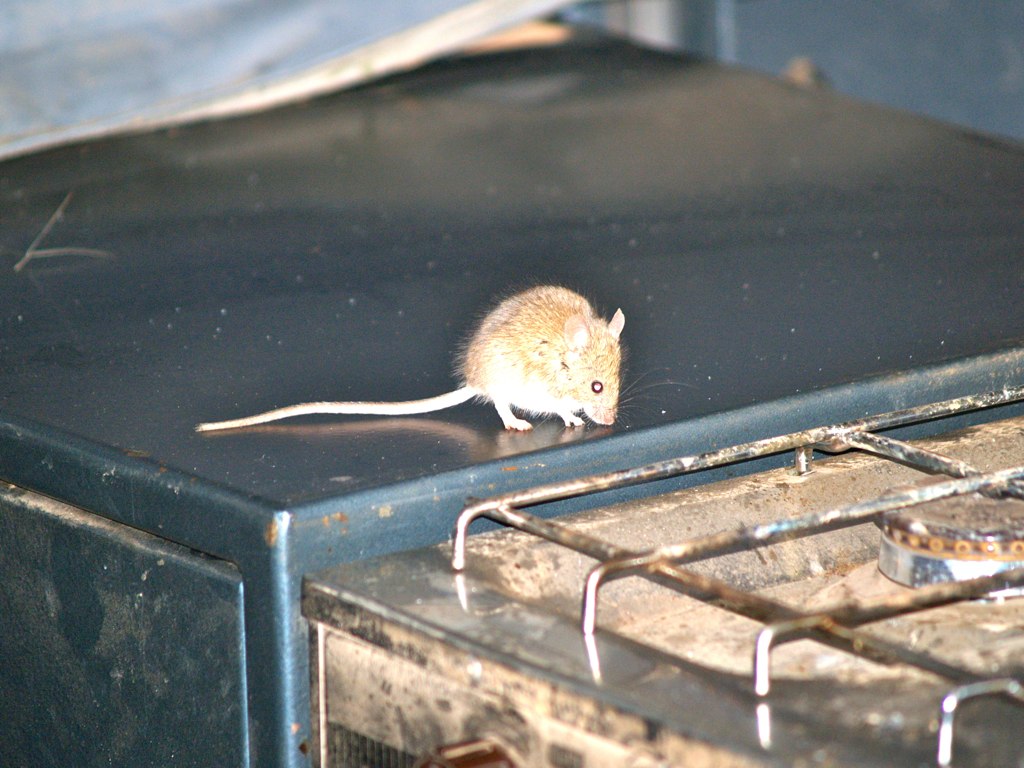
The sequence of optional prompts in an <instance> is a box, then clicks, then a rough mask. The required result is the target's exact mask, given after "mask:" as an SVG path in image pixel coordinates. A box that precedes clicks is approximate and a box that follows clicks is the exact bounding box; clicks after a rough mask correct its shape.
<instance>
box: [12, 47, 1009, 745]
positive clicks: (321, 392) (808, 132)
mask: <svg viewBox="0 0 1024 768" xmlns="http://www.w3.org/2000/svg"><path fill="white" fill-rule="evenodd" d="M1022 190H1024V151H1022V150H1021V148H1020V147H1019V146H1016V145H1010V144H1002V143H996V142H988V141H984V140H981V139H979V138H978V137H976V136H973V135H968V134H964V133H961V132H958V131H956V130H954V129H951V128H949V127H946V126H943V125H941V124H937V123H934V122H930V121H924V120H919V119H915V118H911V117H909V116H906V115H902V114H898V113H894V112H890V111H886V110H883V109H879V108H875V107H871V106H866V105H863V104H859V103H856V102H852V101H850V100H848V99H844V98H842V97H840V96H837V95H833V94H830V93H809V92H805V91H801V90H796V89H793V88H791V87H787V86H785V85H783V84H781V83H778V82H774V81H771V80H767V79H764V78H762V77H758V76H754V75H751V74H747V73H743V72H738V71H732V70H728V69H723V68H720V67H716V66H712V65H707V64H695V63H690V62H686V61H682V60H679V59H676V58H672V57H667V56H662V55H658V54H653V53H644V52H641V51H638V50H636V49H632V48H627V47H623V46H616V45H600V46H590V45H571V46H567V47H565V48H559V49H552V50H546V51H527V52H520V53H515V54H506V55H496V56H491V57H487V58H479V59H468V60H460V61H454V62H449V63H445V64H440V65H436V66H433V67H430V68H427V69H425V70H423V71H421V72H418V73H414V74H411V75H408V76H405V77H400V78H395V79H392V80H389V81H387V82H384V83H381V84H379V85H374V86H369V87H366V88H363V89H360V90H358V91H354V92H351V93H348V94H343V95H340V96H337V97H333V98H330V99H325V100H321V101H317V102H314V103H311V104H307V105H302V106H299V107H295V108H290V109H287V110H282V111H279V112H275V113H272V114H268V115H263V116H259V117H253V118H247V119H244V120H236V121H231V122H226V123H220V124H212V125H205V126H198V127H195V128H189V129H182V130H176V131H173V132H171V133H161V134H155V135H147V136H138V137H133V138H127V139H123V140H118V141H106V142H102V143H97V144H94V145H88V146H83V147H73V148H67V149H62V150H57V151H53V152H48V153H45V154H41V155H37V156H32V157H26V158H22V159H19V160H15V161H11V162H7V163H4V164H2V165H0V257H2V258H0V362H2V365H0V477H2V478H3V479H5V480H8V481H10V482H12V483H16V484H18V485H21V486H23V487H26V488H32V489H36V490H39V491H41V492H43V493H45V494H48V495H50V496H54V497H56V498H60V499H64V500H67V501H68V502H71V503H73V504H76V505H78V506H80V507H82V508H84V509H86V510H89V511H91V512H95V513H97V514H100V515H102V516H104V517H107V518H110V519H112V520H115V521H119V522H122V523H125V524H127V525H130V526H132V527H136V528H139V529H141V530H144V531H148V532H150V533H153V534H156V535H158V536H161V537H163V538H166V539H168V540H170V541H173V542H177V543H179V544H182V545H185V546H187V547H191V548H192V549H195V550H198V551H200V552H202V553H205V554H206V555H209V556H211V557H215V558H219V559H222V560H224V561H227V562H228V563H230V564H232V567H235V568H237V569H238V572H239V573H240V575H241V578H242V580H243V583H244V589H245V595H246V599H245V605H244V619H245V628H244V629H245V648H246V654H247V657H246V680H245V681H244V683H245V685H247V686H248V692H249V693H248V697H249V698H248V717H249V727H250V733H251V749H252V758H253V762H254V764H258V765H301V764H305V763H306V762H307V760H308V756H307V754H306V752H307V742H306V739H307V738H308V735H309V714H308V702H307V700H306V696H307V691H308V684H307V680H306V675H307V662H306V645H305V625H304V624H303V621H302V619H301V616H300V614H299V599H298V598H299V592H298V590H299V582H300V579H301V577H302V575H303V574H304V573H307V572H310V571H314V570H318V569H320V568H322V567H325V566H327V565H331V564H334V563H337V562H341V561H344V560H351V559H356V558H364V557H368V556H371V555H376V554H382V553H385V552H388V551H394V550H400V549H406V548H411V547H414V546H421V545H424V544H427V543H431V542H435V541H438V540H440V539H443V538H444V537H445V536H446V535H447V534H448V531H449V528H450V526H451V524H452V522H453V520H454V516H455V513H456V512H457V510H458V508H459V507H460V506H461V503H462V501H463V500H464V499H465V498H466V497H467V496H474V495H475V496H481V495H485V494H489V493H492V492H495V491H501V490H507V489H510V488H513V487H521V486H524V485H527V484H533V483H539V482H546V481H550V480H554V479H558V478H561V477H565V476H567V475H569V474H570V473H572V474H579V473H588V472H593V471H604V470H608V469H613V468H617V467H621V466H623V465H626V464H640V463H644V462H647V461H651V460H653V459H656V458H661V457H665V456H668V455H675V454H683V453H692V452H697V451H700V450H704V449H707V448H713V447H716V446H721V445H724V444H728V443H731V442H740V441H743V440H749V439H753V438H758V437H764V436H768V435H771V434H779V433H784V432H790V431H795V430H797V429H803V428H806V427H809V426H813V425H815V424H819V423H825V422H835V421H842V420H846V419H850V418H854V417H858V416H862V415H864V414H866V413H868V412H877V411H886V410H892V409H894V408H899V407H904V406H908V405H914V404H920V403H925V402H930V401H934V400H940V399H944V398H948V397H953V396H957V395H962V394H966V393H969V392H973V391H984V390H989V389H996V388H999V387H1000V386H1002V385H1004V384H1007V383H1020V381H1021V380H1022V379H1024V373H1022V371H1024V352H1022V350H1021V346H1020V342H1021V340H1022V339H1024V313H1022V312H1021V311H1020V309H1019V307H1020V301H1019V297H1020V294H1021V288H1022V282H1024V217H1022V216H1021V212H1022V203H1024V195H1022ZM69 191H73V192H74V195H73V197H72V199H71V201H70V202H69V204H68V206H67V209H66V211H65V214H64V216H63V219H62V220H61V221H58V222H56V223H55V225H54V226H53V228H52V229H51V230H50V231H49V232H48V233H47V235H46V238H44V240H43V241H42V242H41V243H40V244H39V246H38V247H39V248H92V249H102V250H103V251H105V252H107V253H108V254H109V256H95V255H81V254H78V255H76V254H70V255H67V254H65V255H57V256H54V257H50V258H39V259H36V260H34V261H30V262H29V263H28V264H27V265H26V266H25V267H24V268H23V269H21V270H20V271H18V272H15V271H13V266H14V264H15V263H16V262H18V261H19V260H20V259H21V258H22V257H23V256H24V254H25V250H26V249H27V248H28V247H29V245H30V243H32V241H33V239H34V238H36V236H37V234H38V233H39V232H40V230H41V229H42V227H43V226H44V224H45V223H46V221H47V220H48V218H49V217H50V215H51V214H52V213H53V211H54V210H55V209H56V208H57V206H58V205H59V204H60V203H61V201H62V200H63V199H64V198H65V195H66V194H67V193H68V192H69ZM549 281H550V282H562V283H566V284H568V285H570V286H571V287H575V288H578V289H581V290H582V291H583V292H584V293H586V294H587V295H589V296H590V297H591V298H592V299H594V301H595V302H596V304H597V305H598V306H599V307H600V308H601V309H602V310H603V311H604V313H605V314H606V315H610V313H611V312H612V311H614V309H615V308H616V307H619V306H621V307H622V308H623V311H624V312H625V314H626V319H627V321H626V329H625V332H624V339H625V343H626V346H627V347H628V349H629V361H628V367H627V373H626V388H627V394H626V403H625V406H624V409H623V410H624V414H623V418H622V423H621V424H620V425H617V426H616V427H615V428H613V429H611V430H595V429H589V430H587V431H586V432H576V433H571V434H567V433H565V432H564V431H563V430H562V429H561V428H560V427H559V426H558V425H557V424H555V423H551V424H545V425H543V426H542V427H539V428H538V429H536V430H535V431H534V432H533V433H532V434H529V435H506V434H504V433H503V432H502V430H501V423H500V420H499V419H498V418H497V416H496V415H495V414H494V413H493V411H492V409H490V408H489V407H483V406H473V405H467V406H463V407H460V408H458V409H454V410H452V411H450V412H444V413H441V414H434V415H432V416H429V417H424V418H419V419H416V418H408V419H401V420H397V419H396V420H380V419H364V418H357V417H353V418H344V419H341V418H324V419H309V420H302V421H299V422H296V423H292V424H281V425H278V426H275V427H271V428H266V429H260V430H254V431H251V432H247V433H233V434H222V435H207V436H203V435H197V434H195V433H193V432H192V426H193V425H194V424H195V423H197V422H199V421H203V420H211V419H223V418H230V417H234V416H239V415H245V414H249V413H253V412H256V411H259V410H263V409H266V408H269V407H272V406H277V405H285V404H288V403H292V402H299V401H307V400H316V399H358V398H367V397H372V398H380V399H404V398H414V397H421V396H426V395H430V394H436V393H438V392H441V391H445V390H447V389H449V388H451V387H453V386H454V384H455V382H454V381H453V380H452V379H451V377H450V369H451V353H452V351H453V350H454V349H455V348H456V346H457V344H458V342H459V340H460V339H461V338H462V336H463V335H464V333H465V332H466V331H467V330H468V328H469V327H470V326H471V325H472V322H473V319H474V318H475V317H476V316H477V315H478V314H479V313H480V312H481V311H482V310H484V309H486V307H487V305H488V303H489V301H490V300H491V297H493V296H494V295H496V294H499V293H503V292H506V291H508V290H509V289H510V288H514V287H521V286H524V285H527V284H531V283H536V282H549ZM648 492H649V491H648ZM2 576H3V574H0V578H2ZM3 663H4V664H8V663H10V661H9V660H5V661H4V662H3ZM198 727H204V726H202V725H200V726H198Z"/></svg>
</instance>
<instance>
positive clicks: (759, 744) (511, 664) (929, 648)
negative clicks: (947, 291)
mask: <svg viewBox="0 0 1024 768" xmlns="http://www.w3.org/2000/svg"><path fill="white" fill-rule="evenodd" d="M1022 397H1024V389H1021V388H1012V389H1004V390H1002V391H999V392H992V393H987V394H981V395H978V396H973V397H966V398H958V399H955V400H951V401H946V402H941V403H935V404H931V405H929V406H925V407H919V408H912V409H905V410H901V411H897V412H890V413H885V414H879V415H877V416H873V417H869V418H863V419H858V420H856V421H853V422H847V423H843V424H838V425H833V426H825V427H821V428H816V429H810V430H806V431H801V432H798V433H793V434H787V435H783V436H778V437H771V438H767V439H762V440H757V441H753V442H748V443H745V444H741V445H735V446H729V447H725V448H720V449H717V450H712V451H709V452H705V453H699V454H693V455H688V456H683V457H678V458H673V459H669V460H666V461H660V462H655V463H652V464H648V465H645V466H641V467H635V468H629V469H624V470H621V471H616V472H610V473H603V474H598V475H591V476H585V477H580V478H577V479H572V480H568V481H565V482H560V483H554V484H547V485H541V486H537V487H534V488H528V489H525V490H522V491H517V492H512V493H506V494H501V495H498V496H495V497H492V498H488V499H483V500H478V501H473V502H471V503H470V504H468V505H467V506H466V507H465V509H463V510H462V512H461V513H460V514H459V515H458V516H457V517H455V518H454V520H453V522H454V533H453V543H452V544H450V545H442V546H436V547H430V548H426V549H421V550H418V551H415V552H412V553H404V554H402V555H400V556H389V557H384V558H380V559H376V560H369V561H362V562H359V563H353V564H348V565H345V566H341V567H338V568H334V569H329V570H327V571H324V572H321V573H319V574H317V575H315V576H312V577H309V578H307V581H306V584H305V590H304V601H303V606H304V613H305V615H306V616H307V617H308V618H309V620H310V621H311V624H312V626H313V628H314V631H313V632H312V633H311V669H312V670H313V678H312V688H313V690H314V691H315V695H314V712H313V718H314V719H313V722H314V726H315V731H316V735H317V744H318V754H319V765H322V766H332V767H334V766H337V767H339V768H357V767H359V768H362V767H363V766H367V767H370V768H377V767H378V766H405V765H408V766H412V765H417V766H427V765H438V766H449V765H451V766H470V765H474V766H476V765H482V766H502V765H509V766H552V767H554V768H565V767H567V766H626V765H628V766H670V765H671V766H695V765H709V766H710V765H714V766H754V765H766V766H767V765H851V766H853V765H857V766H873V765H881V764H887V765H907V766H910V765H922V766H925V765H940V766H948V765H979V766H982V765H984V766H996V765H1000V766H1002V765H1005V766H1011V765H1021V764H1024V739H1022V738H1021V737H1020V734H1021V733H1022V728H1024V664H1022V662H1021V658H1022V657H1021V651H1022V648H1024V601H1021V600H1018V599H1016V597H1017V595H1019V594H1020V592H1021V588H1022V587H1024V558H1022V555H1021V539H1020V531H1021V527H1022V525H1024V501H1022V499H1024V439H1022V438H1024V418H1022V417H1019V416H1018V417H1014V418H1008V419H1004V420H995V421H992V422H989V423H987V424H985V425H982V426H977V427H972V428H968V429H963V430H957V431H952V432H948V433H945V434H941V435H939V436H937V437H933V438H929V439H925V440H916V441H912V442H908V441H906V440H902V439H898V438H894V437H892V436H891V435H888V434H886V432H887V431H888V430H891V429H893V428H894V427H900V426H905V425H908V424H911V423H917V422H921V421H923V420H929V419H938V418H942V417H946V416H949V415H951V414H955V413H960V412H963V411H965V410H973V409H977V408H983V407H984V408H996V407H997V406H998V405H1000V404H1005V403H1008V402H1012V401H1016V400H1020V399H1021V398H1022ZM782 451H786V452H792V455H793V457H794V461H793V466H792V467H781V468H777V469H772V470H768V471H764V472H759V473H756V474H752V475H749V476H745V477H741V478H733V479H726V480H719V481H716V482H710V483H707V484H702V485H699V486H696V487H691V488H688V489H684V490H678V491H673V492H668V493H658V494H655V495H652V496H650V497H647V498H645V499H642V500H632V501H627V502H620V503H611V504H602V503H598V504H596V505H595V506H594V507H593V508H592V509H590V510H588V511H586V512H581V513H577V514H574V515H570V516H567V517H563V518H559V519H558V520H548V519H544V518H543V517H540V516H538V515H540V514H542V513H543V510H544V507H545V506H546V505H548V504H551V503H553V502H556V501H559V500H564V499H566V498H578V497H582V496H589V495H592V494H596V495H597V498H600V497H601V494H603V493H605V492H607V491H609V490H612V489H617V488H622V487H625V486H635V485H639V484H646V483H655V482H657V481H659V480H662V479H665V478H667V477H672V476H677V475H680V474H691V473H697V474H699V473H702V472H705V471H707V470H709V469H711V468H714V467H721V466H723V465H731V464H734V463H736V462H742V461H747V460H750V459H753V458H756V457H760V456H765V455H769V454H778V453H779V452H782ZM823 454H829V455H828V457H826V458H822V455H823ZM481 519H487V520H490V521H492V522H496V523H499V524H500V525H501V526H503V527H505V528H508V529H511V530H498V531H491V532H486V533H481V534H480V535H476V536H470V535H469V531H470V529H471V528H472V527H474V525H475V524H476V521H478V520H481Z"/></svg>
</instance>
